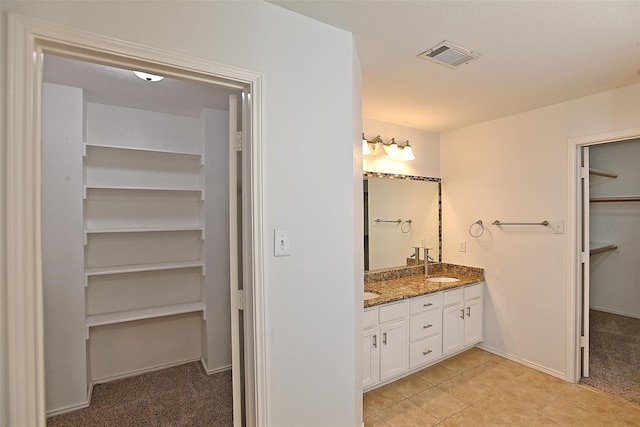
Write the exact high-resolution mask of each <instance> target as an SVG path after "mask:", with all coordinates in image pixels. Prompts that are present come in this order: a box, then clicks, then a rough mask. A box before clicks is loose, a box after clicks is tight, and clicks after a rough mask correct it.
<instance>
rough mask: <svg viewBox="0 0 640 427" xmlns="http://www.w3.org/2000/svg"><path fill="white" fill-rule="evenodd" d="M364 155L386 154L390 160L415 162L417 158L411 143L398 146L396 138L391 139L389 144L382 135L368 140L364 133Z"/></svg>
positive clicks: (406, 142)
mask: <svg viewBox="0 0 640 427" xmlns="http://www.w3.org/2000/svg"><path fill="white" fill-rule="evenodd" d="M362 154H363V155H365V156H367V155H373V156H377V155H379V154H385V155H386V156H387V157H388V158H390V159H396V160H415V158H416V156H415V155H414V154H413V149H412V148H411V145H410V144H409V141H405V142H404V143H401V144H398V143H397V142H396V139H395V138H391V139H390V140H389V142H384V141H383V140H382V138H380V135H378V136H376V137H375V138H373V139H372V140H367V139H366V138H365V136H364V133H363V134H362Z"/></svg>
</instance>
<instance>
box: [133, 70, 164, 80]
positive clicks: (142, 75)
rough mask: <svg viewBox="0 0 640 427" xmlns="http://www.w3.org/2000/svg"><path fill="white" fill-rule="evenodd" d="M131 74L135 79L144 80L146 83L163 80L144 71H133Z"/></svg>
mask: <svg viewBox="0 0 640 427" xmlns="http://www.w3.org/2000/svg"><path fill="white" fill-rule="evenodd" d="M133 74H135V75H136V77H137V78H139V79H142V80H145V81H147V82H159V81H160V80H162V79H164V76H159V75H157V74H149V73H145V72H144V71H134V72H133Z"/></svg>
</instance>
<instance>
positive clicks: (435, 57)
mask: <svg viewBox="0 0 640 427" xmlns="http://www.w3.org/2000/svg"><path fill="white" fill-rule="evenodd" d="M418 58H422V59H426V60H428V61H433V62H435V63H437V64H440V65H444V66H445V67H447V68H458V67H459V66H460V65H464V64H466V63H468V62H469V61H472V60H474V59H477V58H480V55H478V54H477V53H474V52H471V51H470V50H467V49H465V48H463V47H460V46H456V45H455V44H453V43H451V42H448V41H446V40H445V41H443V42H442V43H440V44H438V45H437V46H434V47H432V48H431V49H429V50H428V51H426V52H422V53H421V54H420V55H418Z"/></svg>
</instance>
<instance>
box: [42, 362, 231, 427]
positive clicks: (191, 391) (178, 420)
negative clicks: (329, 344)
mask: <svg viewBox="0 0 640 427" xmlns="http://www.w3.org/2000/svg"><path fill="white" fill-rule="evenodd" d="M47 426H48V427H61V426H64V427H84V426H87V427H90V426H104V427H111V426H122V427H124V426H126V427H134V426H145V427H148V426H166V427H168V426H171V427H177V426H189V427H191V426H193V427H196V426H203V427H204V426H207V427H217V426H220V427H226V426H233V400H232V386H231V371H225V372H220V373H217V374H212V375H209V376H207V375H206V374H205V372H204V370H203V369H202V366H201V365H200V363H199V362H193V363H188V364H184V365H180V366H175V367H173V368H168V369H164V370H162V371H157V372H150V373H147V374H143V375H139V376H136V377H131V378H126V379H123V380H118V381H114V382H110V383H106V384H98V385H96V386H94V388H93V397H92V400H91V406H89V407H88V408H85V409H81V410H78V411H75V412H71V413H68V414H63V415H58V416H56V417H51V418H49V419H48V420H47Z"/></svg>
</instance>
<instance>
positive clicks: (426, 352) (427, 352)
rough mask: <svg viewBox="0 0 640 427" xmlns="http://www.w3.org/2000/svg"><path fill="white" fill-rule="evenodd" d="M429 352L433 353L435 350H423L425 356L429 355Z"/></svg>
mask: <svg viewBox="0 0 640 427" xmlns="http://www.w3.org/2000/svg"><path fill="white" fill-rule="evenodd" d="M429 353H433V351H431V350H427V351H423V352H422V355H423V356H426V355H427V354H429Z"/></svg>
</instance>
